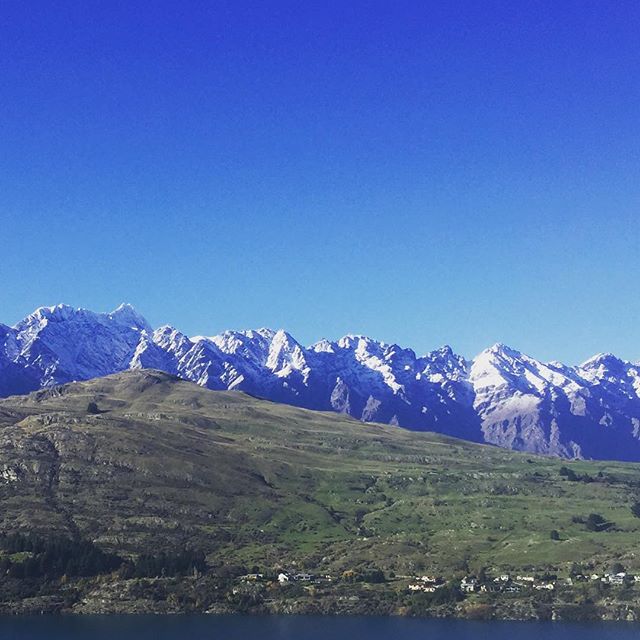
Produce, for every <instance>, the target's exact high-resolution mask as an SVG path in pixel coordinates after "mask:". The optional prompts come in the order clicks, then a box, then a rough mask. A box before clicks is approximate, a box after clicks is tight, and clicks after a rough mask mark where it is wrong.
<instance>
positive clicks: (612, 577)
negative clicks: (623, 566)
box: [602, 571, 627, 586]
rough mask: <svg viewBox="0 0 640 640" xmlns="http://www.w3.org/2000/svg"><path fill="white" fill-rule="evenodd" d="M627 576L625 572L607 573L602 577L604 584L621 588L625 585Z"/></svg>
mask: <svg viewBox="0 0 640 640" xmlns="http://www.w3.org/2000/svg"><path fill="white" fill-rule="evenodd" d="M626 576H627V574H626V572H624V571H621V572H620V573H605V574H604V576H602V582H605V583H606V584H613V585H616V586H620V585H623V584H624V579H625V578H626Z"/></svg>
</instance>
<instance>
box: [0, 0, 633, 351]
mask: <svg viewBox="0 0 640 640" xmlns="http://www.w3.org/2000/svg"><path fill="white" fill-rule="evenodd" d="M639 33H640V4H639V3H638V2H636V1H635V0H634V1H624V0H616V1H615V2H600V1H598V2H594V1H588V0H581V1H579V2H576V1H571V0H563V1H562V2H558V1H557V0H549V1H547V2H533V1H532V2H528V1H517V2H514V1H512V0H509V1H504V2H494V1H491V0H488V1H483V2H478V1H475V0H474V1H472V2H465V1H455V0H446V1H445V0H443V1H440V2H428V1H416V2H402V1H396V0H394V1H391V0H389V1H386V2H375V1H371V2H358V1H356V0H354V1H351V0H350V1H349V2H345V1H344V0H337V1H320V0H318V1H317V2H316V1H313V0H312V1H310V2H299V1H298V0H296V1H295V2H279V1H277V0H274V2H242V0H232V1H230V2H216V1H215V0H208V1H206V2H189V1H185V0H180V1H179V2H178V1H177V0H176V1H175V2H160V1H155V2H130V1H128V0H127V1H122V2H119V1H117V0H108V1H105V2H94V1H91V0H79V1H78V2H68V1H65V0H59V1H56V2H44V1H38V0H34V1H33V2H20V1H18V0H2V1H1V2H0V59H1V60H2V64H1V65H0V320H1V321H3V322H5V323H8V324H13V323H14V322H16V321H17V320H18V319H20V318H21V317H22V316H24V315H25V314H26V313H28V312H30V311H32V310H33V309H34V308H35V307H37V306H41V305H45V304H46V305H49V304H55V303H57V302H66V303H68V304H72V305H76V306H83V307H88V308H92V309H94V310H109V309H112V308H113V307H115V306H117V304H119V303H120V302H121V301H128V302H131V303H132V304H134V305H135V306H136V307H137V308H138V309H139V310H140V311H141V312H142V313H144V314H145V315H146V316H147V317H148V319H149V320H150V321H151V322H152V324H154V325H159V324H163V323H171V324H174V325H176V326H177V327H179V328H180V329H182V330H184V331H185V332H187V333H190V334H201V333H204V334H213V333H216V332H218V331H221V330H223V329H225V328H249V327H258V326H271V327H274V328H277V327H285V328H287V329H288V330H289V331H290V332H291V333H292V334H293V335H294V336H296V337H297V338H298V339H299V340H300V341H302V342H304V343H310V342H312V341H315V340H317V339H319V338H322V337H328V338H335V337H339V336H341V335H343V334H345V333H349V332H351V333H366V334H369V335H372V336H373V337H377V338H379V339H384V340H387V341H394V342H398V343H399V344H402V345H405V346H411V347H413V348H414V349H416V350H417V351H418V352H424V351H427V350H430V349H432V348H436V347H438V346H440V345H441V344H444V343H448V344H451V345H452V346H453V348H454V349H456V350H457V351H458V352H460V353H462V354H464V355H467V356H472V355H474V354H475V353H477V352H478V351H480V350H481V349H483V348H484V347H486V346H488V345H490V344H491V343H493V342H496V341H502V342H506V343H507V344H510V345H512V346H514V347H517V348H519V349H521V350H523V351H525V352H527V353H530V354H531V355H533V356H536V357H539V358H542V359H563V360H565V361H567V362H570V363H574V362H579V361H581V360H583V359H585V358H586V357H588V356H589V355H591V354H593V353H595V352H598V351H613V352H615V353H617V354H618V355H620V356H622V357H625V358H628V359H640V295H638V294H639V289H640V220H639V214H640V107H639V105H640V71H639V70H640V38H639V37H638V34H639Z"/></svg>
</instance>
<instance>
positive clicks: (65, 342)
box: [0, 305, 640, 460]
mask: <svg viewBox="0 0 640 640" xmlns="http://www.w3.org/2000/svg"><path fill="white" fill-rule="evenodd" d="M141 368H152V369H159V370H162V371H166V372H168V373H171V374H175V375H178V376H180V377H182V378H184V379H186V380H190V381H193V382H196V383H197V384H199V385H201V386H204V387H207V388H209V389H220V390H222V389H230V390H233V389H236V390H241V391H245V392H247V393H250V394H253V395H256V396H259V397H263V398H267V399H269V400H273V401H276V402H283V403H287V404H292V405H297V406H301V407H306V408H310V409H318V410H325V411H336V412H340V413H346V414H349V415H351V416H353V417H355V418H358V419H360V420H363V421H366V422H369V421H375V422H384V423H389V424H395V425H399V426H403V427H406V428H409V429H413V430H428V431H436V432H439V433H445V434H448V435H453V436H457V437H461V438H465V439H468V440H473V441H476V442H487V443H491V444H495V445H499V446H501V447H506V448H510V449H516V450H523V451H530V452H533V453H541V454H547V455H556V456H562V457H568V458H573V457H586V458H611V459H620V460H640V365H638V364H634V363H631V362H626V361H624V360H620V359H619V358H616V357H615V356H613V355H611V354H599V355H597V356H594V357H593V358H591V359H590V360H588V361H587V362H585V363H583V364H582V365H580V366H577V367H570V366H566V365H563V364H561V363H558V362H552V363H542V362H539V361H537V360H535V359H533V358H530V357H528V356H526V355H524V354H522V353H520V352H519V351H516V350H514V349H511V348H510V347H507V346H506V345H502V344H496V345H494V346H492V347H490V348H489V349H486V350H485V351H483V352H482V353H480V354H479V355H478V356H476V357H475V358H474V359H473V360H466V359H465V358H463V357H462V356H459V355H457V354H455V353H454V352H453V351H452V350H451V348H450V347H443V348H441V349H438V350H435V351H432V352H430V353H428V354H426V355H424V356H417V355H416V354H415V352H414V351H412V350H411V349H405V348H402V347H400V346H398V345H395V344H386V343H384V342H378V341H376V340H373V339H371V338H368V337H365V336H357V335H348V336H345V337H343V338H341V339H340V340H337V341H328V340H322V341H320V342H318V343H316V344H314V345H311V346H310V347H304V346H302V345H301V344H299V343H298V342H297V341H296V340H295V339H294V338H293V337H292V336H291V335H290V334H288V333H287V332H285V331H282V330H279V331H273V330H270V329H258V330H250V331H226V332H224V333H222V334H220V335H217V336H212V337H194V338H189V337H187V336H185V335H184V334H182V333H180V332H179V331H178V330H177V329H175V328H173V327H169V326H163V327H160V328H158V329H155V330H153V329H152V327H151V326H150V325H149V323H148V322H147V321H146V320H145V319H144V317H143V316H141V315H140V314H139V313H138V312H137V311H135V309H134V308H133V307H131V306H130V305H121V306H120V307H118V308H117V309H116V310H114V311H113V312H111V313H95V312H92V311H88V310H85V309H74V308H72V307H69V306H66V305H57V306H55V307H41V308H39V309H37V310H36V311H35V312H34V313H32V314H30V315H29V316H27V317H26V318H25V319H24V320H22V321H21V322H19V323H18V324H17V325H15V326H14V327H8V326H5V325H0V396H8V395H12V394H19V393H26V392H29V391H33V390H35V389H38V388H40V387H48V386H52V385H55V384H60V383H65V382H69V381H72V380H85V379H90V378H94V377H101V376H105V375H108V374H111V373H116V372H119V371H125V370H128V369H141Z"/></svg>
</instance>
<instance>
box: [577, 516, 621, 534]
mask: <svg viewBox="0 0 640 640" xmlns="http://www.w3.org/2000/svg"><path fill="white" fill-rule="evenodd" d="M572 521H573V522H575V523H579V524H584V525H585V527H586V528H587V530H588V531H607V530H609V529H611V528H612V527H613V522H610V521H609V520H607V519H606V518H604V517H603V516H601V515H600V514H599V513H590V514H589V515H588V516H587V517H586V518H582V517H580V516H573V518H572Z"/></svg>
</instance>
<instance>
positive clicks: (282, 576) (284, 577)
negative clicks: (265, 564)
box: [278, 572, 289, 584]
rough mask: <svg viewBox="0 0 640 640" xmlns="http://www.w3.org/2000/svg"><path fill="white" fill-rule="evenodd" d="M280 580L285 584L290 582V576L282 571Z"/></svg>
mask: <svg viewBox="0 0 640 640" xmlns="http://www.w3.org/2000/svg"><path fill="white" fill-rule="evenodd" d="M278 582H279V583H280V584H285V583H287V582H289V576H288V575H287V574H286V573H283V572H280V573H279V574H278Z"/></svg>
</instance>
